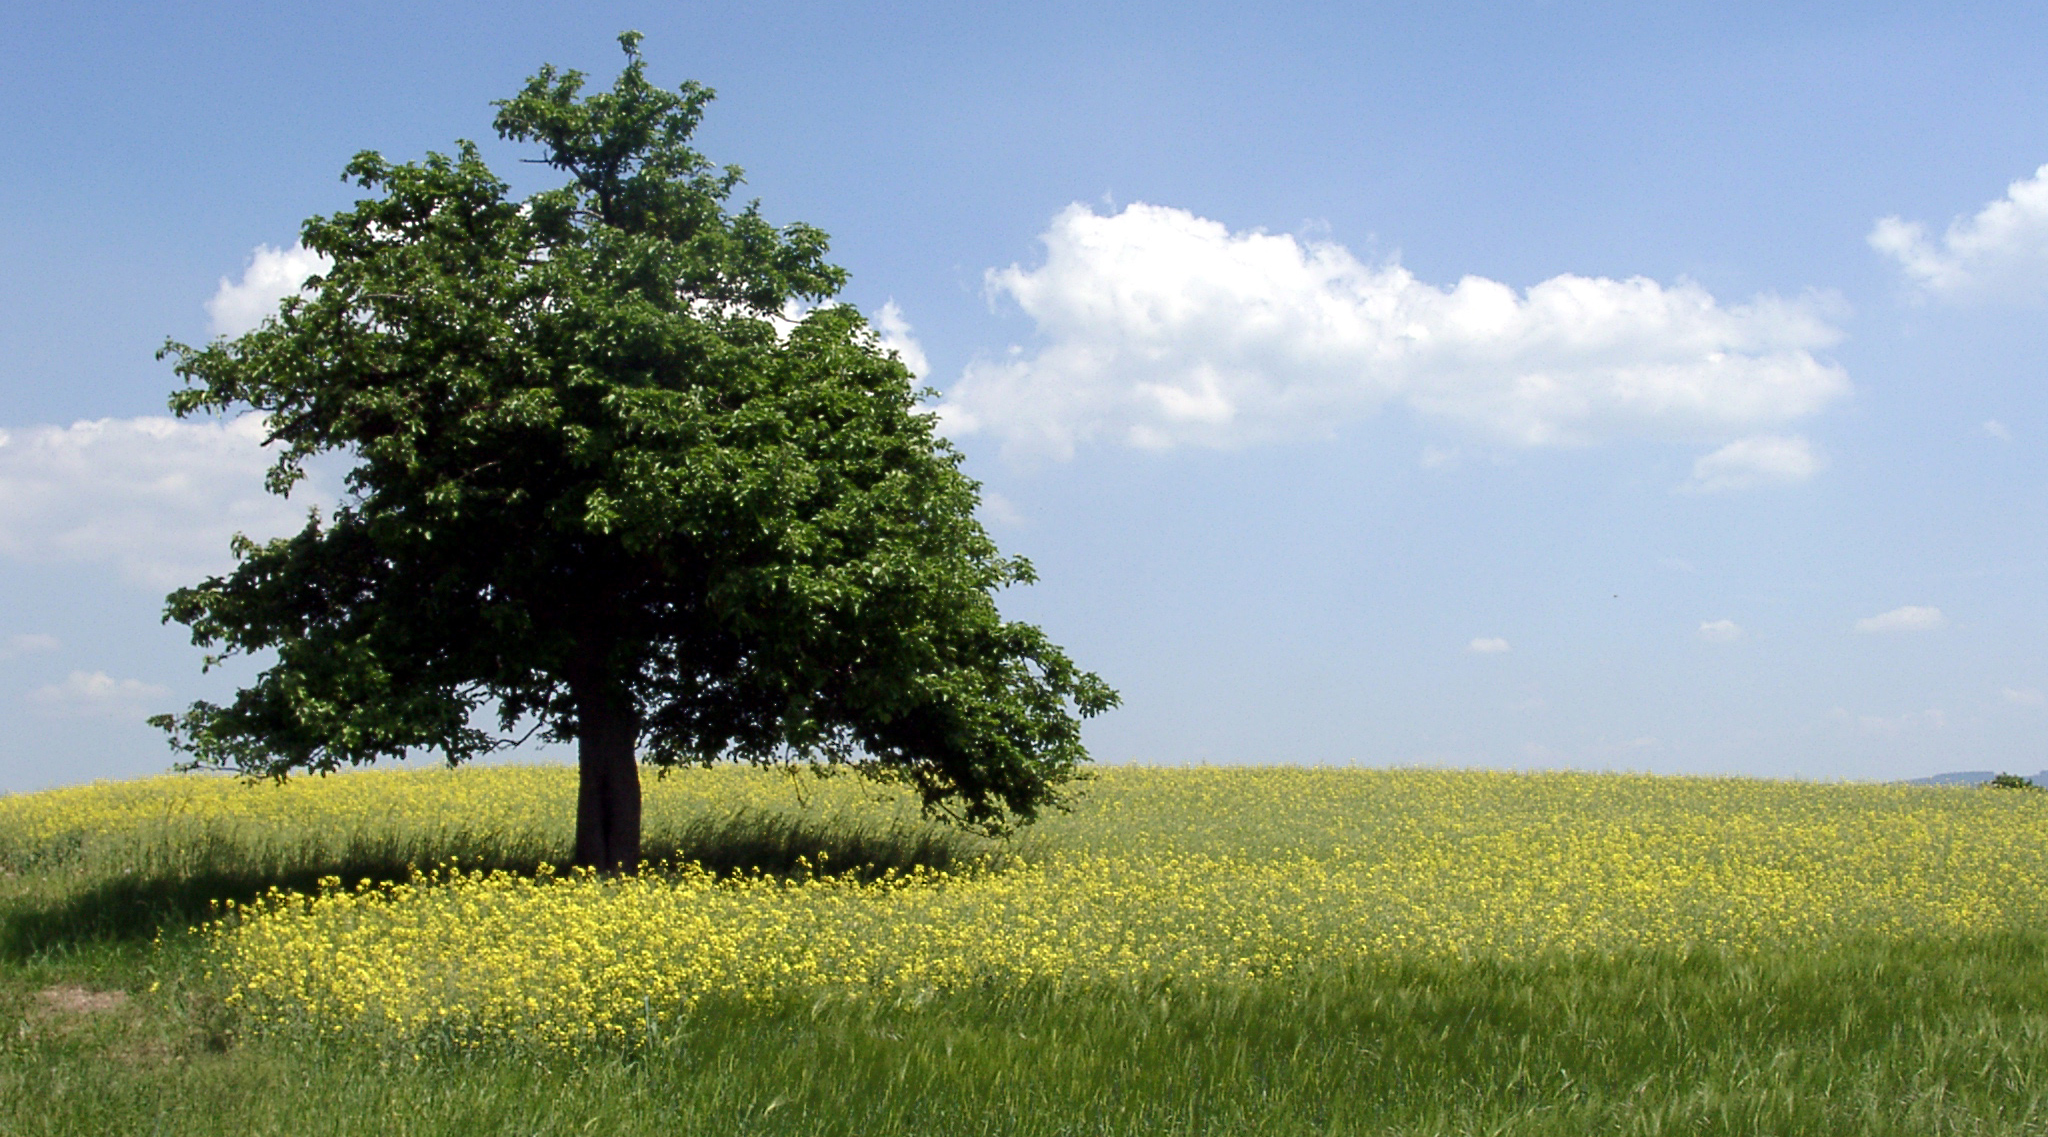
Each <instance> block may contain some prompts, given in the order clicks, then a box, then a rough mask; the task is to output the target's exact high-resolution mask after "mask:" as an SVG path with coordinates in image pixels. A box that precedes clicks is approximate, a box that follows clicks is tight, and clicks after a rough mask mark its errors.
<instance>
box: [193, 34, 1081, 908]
mask: <svg viewBox="0 0 2048 1137" xmlns="http://www.w3.org/2000/svg"><path fill="white" fill-rule="evenodd" d="M621 43H622V44H623V46H624V47H625V49H626V56H627V61H626V67H625V69H624V71H623V72H622V73H621V74H620V75H619V77H618V79H617V81H616V82H615V83H614V84H613V86H612V88H611V90H610V91H609V92H597V93H588V94H586V93H585V91H584V90H583V80H584V77H583V76H582V75H581V74H579V73H577V72H575V71H559V72H558V71H556V70H555V69H554V68H552V67H544V68H542V69H541V71H540V73H539V74H538V75H536V76H534V77H533V78H531V79H529V80H528V81H527V84H526V86H525V88H524V89H523V90H522V91H521V92H520V93H519V94H518V95H517V96H516V97H514V98H511V99H508V100H505V101H503V102H500V103H498V104H496V106H497V108H498V114H497V118H496V122H495V126H496V129H497V132H498V134H499V135H500V136H501V137H503V138H506V139H511V140H516V141H520V142H526V143H537V144H538V146H539V152H540V157H539V159H538V160H539V161H541V162H544V163H546V164H547V165H548V166H550V167H552V168H554V169H555V170H558V171H560V172H561V173H563V174H566V175H567V178H566V183H565V184H563V185H561V186H560V187H559V188H555V189H550V190H546V191H543V192H540V193H536V194H533V195H532V196H530V197H527V198H525V199H523V200H517V199H514V198H513V197H511V196H510V190H509V187H508V186H507V185H506V183H505V182H504V181H502V180H500V179H499V178H498V177H497V176H495V175H494V174H493V173H492V172H491V170H490V169H489V168H487V167H486V166H485V164H484V162H483V161H482V159H481V158H480V157H479V155H478V152H477V149H476V147H475V146H474V145H472V144H470V143H467V142H465V143H461V144H460V145H459V146H458V147H457V149H456V151H455V153H454V154H452V155H442V154H430V155H429V156H428V157H427V158H426V160H425V161H422V162H417V163H406V164H403V165H394V164H392V163H390V162H387V161H386V160H385V159H383V158H382V157H380V156H379V155H377V154H375V153H367V152H366V153H363V154H359V155H357V156H356V158H355V159H354V160H353V161H352V162H350V163H349V165H348V167H347V169H346V172H345V174H344V177H346V178H348V179H352V180H353V181H354V182H355V183H356V184H358V185H359V186H361V187H363V188H364V189H367V190H370V191H372V194H373V196H370V197H367V198H366V199H364V200H361V201H358V202H357V203H356V205H355V207H354V208H353V209H349V210H346V211H344V212H339V213H335V214H333V215H331V216H326V217H315V218H313V219H312V220H310V221H308V222H307V223H306V225H305V227H304V231H303V240H304V242H305V244H306V246H307V247H308V248H310V249H313V250H316V251H317V252H319V253H322V254H324V255H325V256H327V257H328V258H330V259H331V261H332V268H331V269H329V270H328V271H326V272H324V273H323V274H321V275H319V276H316V277H313V278H312V279H310V280H309V281H308V282H307V287H306V290H305V292H304V293H303V294H302V295H301V296H297V297H293V298H290V299H287V300H285V301H283V302H282V303H281V305H280V307H279V310H278V312H277V313H276V314H275V315H274V316H271V317H269V318H267V319H266V320H265V321H264V322H263V324H262V325H261V326H260V327H258V328H256V329H255V330H253V331H251V332H249V333H247V334H245V335H242V336H239V337H237V338H234V339H221V340H216V341H214V342H212V343H210V344H207V345H205V346H203V347H191V346H187V345H185V344H180V343H176V342H172V343H169V344H167V345H166V346H165V349H164V350H165V354H166V355H168V356H170V357H173V358H174V359H175V362H176V368H177V372H178V374H179V376H180V377H181V378H182V379H183V380H184V386H183V387H182V388H181V389H180V390H179V391H178V392H177V393H175V394H174V395H173V396H172V398H171V406H172V409H173V410H175V411H176V412H177V413H178V414H179V415H193V414H201V413H222V412H230V411H235V410H239V409H243V408H248V409H253V410H256V411H260V412H262V413H263V414H264V415H266V416H268V417H267V420H266V421H267V423H268V428H269V440H270V443H271V444H272V445H273V446H275V447H276V453H277V459H276V463H275V465H274V466H273V467H272V469H271V471H270V473H269V476H268V481H267V486H268V488H269V489H270V490H271V491H272V492H275V493H285V492H288V491H289V490H290V489H291V488H292V487H293V485H294V484H296V483H297V482H299V481H300V479H301V478H302V477H303V476H304V469H305V464H306V462H307V461H308V460H309V459H312V458H314V457H315V456H316V455H320V454H323V453H327V452H338V453H339V454H341V455H343V456H345V457H346V458H347V459H348V460H349V461H351V462H352V466H351V468H350V469H349V472H348V474H347V480H346V494H345V496H344V499H343V500H342V501H341V502H340V504H339V505H337V506H336V507H334V508H333V509H331V510H328V511H326V512H325V513H322V512H320V511H317V510H316V511H315V512H314V513H313V515H312V518H311V520H310V521H309V523H308V524H307V526H306V527H305V529H304V530H303V531H301V532H300V533H298V534H297V535H296V536H293V537H288V538H282V539H279V540H274V541H270V542H268V543H264V544H258V543H255V542H251V541H248V540H238V541H237V543H236V547H235V553H236V558H237V567H236V568H235V569H234V570H233V571H232V572H231V573H229V574H228V575H226V576H220V577H213V578H210V579H208V580H206V581H204V582H202V583H200V584H199V585H197V586H196V587H192V588H185V589H180V590H179V591H177V592H175V593H173V594H172V595H171V596H170V598H169V601H168V605H167V609H166V620H167V621H168V620H176V621H178V622H180V623H183V624H186V625H188V626H189V627H190V628H191V630H192V638H193V641H194V642H195V643H197V644H199V645H200V646H202V647H205V648H207V649H208V651H209V656H208V664H209V666H211V665H212V664H213V663H215V662H218V661H219V660H221V659H223V658H225V657H227V656H231V655H237V654H251V653H274V656H270V657H267V658H272V659H274V662H271V664H270V666H269V667H268V668H267V669H265V670H263V671H262V672H261V674H260V675H259V676H258V677H257V679H256V680H255V681H254V682H253V683H252V684H251V685H249V686H248V687H246V688H245V689H243V690H241V691H239V692H238V693H237V694H236V696H235V697H234V699H233V701H231V702H229V703H227V704H226V705H215V704H211V703H204V702H201V703H195V704H193V705H192V707H191V708H190V709H189V710H187V711H186V712H184V713H183V714H181V715H176V716H171V715H166V716H162V717H160V718H159V719H157V720H156V722H157V725H159V726H160V727H162V728H164V729H166V730H167V731H169V732H170V735H171V741H172V744H173V745H174V746H176V747H177V748H179V749H180V750H182V751H184V752H186V753H188V754H189V755H190V756H191V764H192V765H194V766H202V767H210V768H226V769H232V770H237V771H240V772H242V773H245V774H249V775H253V776H266V775H267V776H273V777H282V776H284V775H285V774H287V773H289V772H292V771H295V770H312V771H328V770H333V769H336V768H339V767H342V766H346V765H354V764H359V763H365V762H371V761H375V760H376V759H379V758H383V757H387V756H393V755H398V754H402V753H406V752H411V751H439V752H440V753H441V754H443V755H445V757H446V758H447V760H448V761H449V762H451V763H456V762H461V761H463V760H465V759H468V758H473V757H476V756H478V755H481V754H485V753H488V752H491V751H494V750H497V749H500V748H502V747H504V746H507V745H509V744H510V743H511V741H512V738H511V736H512V733H513V731H514V730H515V729H517V728H518V726H519V725H520V724H522V723H538V729H539V730H541V731H542V732H543V733H544V735H545V736H546V737H548V738H551V739H555V740H558V741H564V742H566V741H569V740H574V742H575V743H576V747H577V754H578V765H579V768H580V787H579V794H578V799H577V812H576V849H575V857H576V860H577V862H578V863H581V864H585V865H590V866H594V867H598V868H601V869H606V870H618V869H628V868H631V867H632V866H634V865H635V864H637V863H638V860H639V847H640V782H639V765H640V763H641V762H643V761H644V762H647V763H651V764H654V765H659V766H670V765H679V764H699V763H709V762H713V761H716V760H719V759H722V758H737V759H741V760H748V761H754V762H780V761H821V762H828V763H835V764H843V765H849V766H852V767H854V768H855V769H857V770H859V771H861V772H863V773H866V774H868V775H871V776H874V777H877V778H881V779H885V780H889V781H894V782H898V783H901V784H905V785H907V786H909V787H911V788H912V789H914V790H915V792H916V793H918V794H919V795H921V798H922V801H923V802H924V804H925V807H926V808H927V809H928V810H930V811H933V812H935V813H941V814H945V815H948V816H951V817H954V818H955V819H957V820H960V821H962V822H964V823H966V824H970V825H973V826H977V827H981V828H986V829H990V830H999V829H1001V828H1003V827H1005V826H1007V825H1010V824H1012V823H1015V822H1017V821H1020V820H1021V821H1028V820H1030V819H1032V818H1033V817H1034V816H1036V814H1037V813H1038V812H1039V811H1040V810H1041V809H1043V808H1044V807H1046V806H1047V805H1048V804H1051V803H1056V802H1057V801H1058V800H1059V798H1060V793H1061V788H1062V786H1063V785H1065V784H1066V783H1068V782H1069V781H1070V779H1072V778H1073V776H1074V775H1075V774H1076V773H1077V765H1078V764H1079V763H1081V762H1084V761H1086V759H1087V755H1086V753H1085V751H1084V750H1083V748H1082V746H1081V741H1080V729H1079V718H1080V717H1083V716H1088V715H1093V714H1096V713H1099V712H1101V711H1103V710H1105V709H1107V708H1109V707H1111V706H1113V705H1114V704H1115V703H1116V695H1115V693H1114V692H1113V691H1111V690H1110V689H1109V688H1108V687H1107V686H1106V685H1105V684H1104V683H1103V682H1102V681H1101V680H1100V679H1099V678H1097V677H1096V676H1095V675H1093V674H1090V673H1088V672H1085V671H1081V670H1079V669H1077V668H1076V667H1075V666H1074V664H1073V663H1072V662H1071V661H1070V660H1069V659H1068V658H1067V656H1066V655H1065V654H1064V653H1063V652H1062V651H1061V650H1060V649H1059V648H1058V647H1057V646H1055V645H1054V644H1053V643H1051V642H1050V641H1049V640H1048V639H1047V638H1046V636H1045V634H1044V633H1043V632H1042V631H1041V630H1040V629H1038V628H1036V627H1034V626H1031V625H1028V624H1023V623H1017V622H1014V621H1008V620H1005V619H1003V618H1002V617H1001V616H1000V615H999V614H998V612H997V608H996V605H995V601H994V593H995V592H996V591H997V590H999V589H1001V588H1003V587H1005V586H1007V585H1010V584H1014V583H1019V582H1028V581H1030V580H1031V579H1032V574H1031V568H1030V566H1029V565H1028V564H1027V563H1025V562H1024V561H1022V560H1020V559H1014V558H1006V557H1004V556H1003V555H1002V554H1001V553H1000V552H999V551H998V550H997V548H996V546H995V544H994V543H993V542H992V541H991V540H990V538H989V536H988V534H987V533H986V532H985V531H984V530H983V528H982V526H981V525H980V524H979V523H978V522H976V521H975V519H974V509H975V506H976V504H977V500H978V487H977V485H976V484H975V483H974V482H973V481H972V480H970V479H969V478H968V477H967V476H966V475H965V474H963V473H962V472H961V471H960V468H959V467H960V455H959V453H958V452H957V451H955V450H954V449H953V448H952V447H951V446H950V445H949V444H948V443H947V442H946V441H945V440H944V439H942V438H939V437H937V436H935V435H934V433H933V425H934V424H933V416H932V415H930V414H929V413H927V412H924V411H922V410H920V407H919V404H920V400H921V398H922V397H923V394H924V393H923V392H920V391H919V390H918V389H917V388H916V387H915V384H914V379H913V376H912V375H911V374H910V372H909V371H908V370H907V369H906V368H905V367H904V366H903V364H902V363H901V362H900V361H899V360H898V358H897V357H896V356H895V355H894V354H893V353H891V352H889V351H887V350H885V349H883V348H882V347H881V346H880V345H879V343H878V341H877V340H876V338H875V336H874V334H873V333H872V332H871V331H870V330H869V328H868V327H867V325H866V324H865V323H864V322H863V320H862V319H861V317H860V315H859V314H858V313H857V312H856V311H854V310H853V309H852V308H850V307H846V306H841V305H834V304H830V303H824V302H825V301H827V300H828V299H829V298H830V297H831V296H832V295H834V294H835V293H836V292H837V291H838V289H839V288H840V287H841V285H842V284H843V283H844V280H845V274H844V272H843V271H842V270H840V269H838V268H836V267H834V266H833V265H831V264H829V263H827V262H826V260H825V259H824V257H825V252H826V241H825V235H824V234H823V233H821V232H819V231H818V230H816V229H813V228H810V227H809V226H805V225H788V226H784V227H781V228H777V227H774V226H771V225H770V224H768V222H766V221H765V220H764V219H763V218H762V217H761V215H760V212H759V209H758V204H750V205H747V206H746V207H744V208H737V209H736V208H733V207H732V205H731V196H732V193H733V191H734V189H735V188H736V187H737V185H738V184H739V181H740V172H739V171H738V170H737V169H735V168H733V167H724V168H720V167H715V166H713V165H712V164H711V163H709V162H708V161H707V160H706V159H705V158H704V157H703V156H702V155H701V154H699V153H698V152H697V151H695V150H693V149H692V148H691V146H690V138H691V135H692V133H693V132H694V130H695V129H696V127H697V125H698V122H699V119H700V117H701V116H702V114H703V111H704V108H705V105H706V104H707V103H709V102H710V100H711V97H712V93H711V91H709V90H708V89H706V88H704V87H701V86H698V85H696V84H694V83H691V84H685V85H684V86H682V87H681V88H680V89H679V90H677V91H668V90H664V89H662V88H659V87H656V86H654V85H653V84H651V83H649V82H648V80H647V78H646V75H645V72H644V65H643V62H642V60H641V57H640V54H639V51H638V43H639V37H638V36H637V35H635V34H631V33H628V34H627V35H625V36H622V37H621ZM805 304H815V305H817V306H815V307H811V308H810V309H809V310H808V312H807V313H804V314H801V315H800V316H798V315H797V313H799V312H800V311H801V310H802V309H801V306H802V305H805ZM490 712H494V713H495V724H496V728H495V729H486V725H488V724H490V723H491V722H492V721H493V720H492V718H491V714H490ZM479 724H486V725H479Z"/></svg>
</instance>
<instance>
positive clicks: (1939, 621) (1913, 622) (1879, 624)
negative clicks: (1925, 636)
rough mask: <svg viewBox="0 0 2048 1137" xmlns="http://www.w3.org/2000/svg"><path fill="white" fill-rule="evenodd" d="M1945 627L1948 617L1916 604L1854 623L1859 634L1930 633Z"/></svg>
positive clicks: (1866, 617) (1937, 610)
mask: <svg viewBox="0 0 2048 1137" xmlns="http://www.w3.org/2000/svg"><path fill="white" fill-rule="evenodd" d="M1947 626H1948V617H1946V616H1943V615H1942V614H1941V609H1939V608H1926V607H1922V606H1920V605H1918V604H1908V605H1905V606H1904V607H1902V608H1894V609H1892V610H1891V611H1889V612H1880V613H1878V614H1877V615H1875V616H1865V617H1864V618H1863V619H1861V620H1858V621H1856V630H1857V631H1859V632H1931V631H1934V630H1935V629H1937V628H1945V627H1947Z"/></svg>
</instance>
